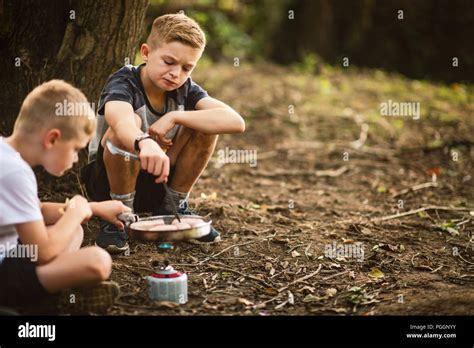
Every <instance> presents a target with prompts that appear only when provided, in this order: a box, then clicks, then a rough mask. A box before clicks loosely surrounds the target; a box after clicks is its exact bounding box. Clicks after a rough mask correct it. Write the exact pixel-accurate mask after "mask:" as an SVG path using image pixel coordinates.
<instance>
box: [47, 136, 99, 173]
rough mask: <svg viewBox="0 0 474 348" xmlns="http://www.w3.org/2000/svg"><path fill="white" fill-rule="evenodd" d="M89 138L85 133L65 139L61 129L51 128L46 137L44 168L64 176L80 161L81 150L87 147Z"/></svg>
mask: <svg viewBox="0 0 474 348" xmlns="http://www.w3.org/2000/svg"><path fill="white" fill-rule="evenodd" d="M89 140H90V137H89V136H87V135H86V134H84V133H82V134H81V135H79V136H77V137H75V138H72V139H70V140H64V139H62V138H61V137H60V130H58V129H52V130H50V131H49V132H48V133H47V134H46V136H45V139H44V146H45V148H46V152H45V156H44V160H43V163H42V165H43V167H44V169H45V170H46V171H47V172H48V173H50V174H51V175H54V176H62V175H63V174H64V173H65V172H66V171H67V170H69V169H71V168H72V166H73V164H74V163H76V162H77V161H78V159H79V156H78V153H79V150H81V149H83V148H84V147H86V145H87V143H88V142H89Z"/></svg>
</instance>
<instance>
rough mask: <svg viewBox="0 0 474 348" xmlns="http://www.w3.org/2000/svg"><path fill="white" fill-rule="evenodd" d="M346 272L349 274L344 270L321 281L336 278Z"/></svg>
mask: <svg viewBox="0 0 474 348" xmlns="http://www.w3.org/2000/svg"><path fill="white" fill-rule="evenodd" d="M347 272H349V271H347V270H346V271H342V272H339V273H336V274H332V275H330V276H327V277H326V278H323V280H328V279H332V278H336V277H338V276H340V275H343V274H346V273H347Z"/></svg>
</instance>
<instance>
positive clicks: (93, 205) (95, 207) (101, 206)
mask: <svg viewBox="0 0 474 348" xmlns="http://www.w3.org/2000/svg"><path fill="white" fill-rule="evenodd" d="M89 207H90V209H91V211H92V215H94V216H98V217H100V218H102V219H104V220H107V221H109V222H112V223H113V224H115V225H116V226H117V227H118V228H120V229H123V228H124V226H123V223H122V222H121V221H120V220H119V219H118V218H117V216H118V215H119V214H120V213H125V212H129V211H130V210H131V209H130V208H129V207H127V206H126V205H124V204H123V203H122V202H120V201H113V200H109V201H103V202H89ZM65 209H66V203H51V202H45V203H41V213H42V214H43V219H44V223H45V224H46V225H53V224H55V223H56V222H57V221H58V220H59V219H60V218H61V217H62V216H63V214H64V210H65Z"/></svg>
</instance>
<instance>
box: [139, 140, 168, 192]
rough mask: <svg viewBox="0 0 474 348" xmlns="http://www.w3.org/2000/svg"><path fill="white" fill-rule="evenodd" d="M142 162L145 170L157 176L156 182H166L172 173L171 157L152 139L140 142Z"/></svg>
mask: <svg viewBox="0 0 474 348" xmlns="http://www.w3.org/2000/svg"><path fill="white" fill-rule="evenodd" d="M139 146H140V155H139V157H140V163H141V166H142V169H143V170H146V171H147V172H148V173H150V174H153V175H154V176H157V177H158V178H157V179H156V180H155V182H156V183H157V184H158V183H160V182H166V181H167V180H168V175H169V173H170V159H169V157H168V156H166V154H165V153H164V151H163V150H162V149H161V147H160V146H159V145H158V144H157V143H156V142H155V141H154V140H152V139H145V140H143V141H141V142H140V144H139Z"/></svg>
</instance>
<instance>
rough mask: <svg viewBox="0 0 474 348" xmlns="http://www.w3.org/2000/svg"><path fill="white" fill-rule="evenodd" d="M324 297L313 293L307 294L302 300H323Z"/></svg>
mask: <svg viewBox="0 0 474 348" xmlns="http://www.w3.org/2000/svg"><path fill="white" fill-rule="evenodd" d="M325 299H326V297H319V296H315V295H307V296H306V297H305V298H304V299H303V302H306V303H308V302H319V301H321V300H325Z"/></svg>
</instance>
